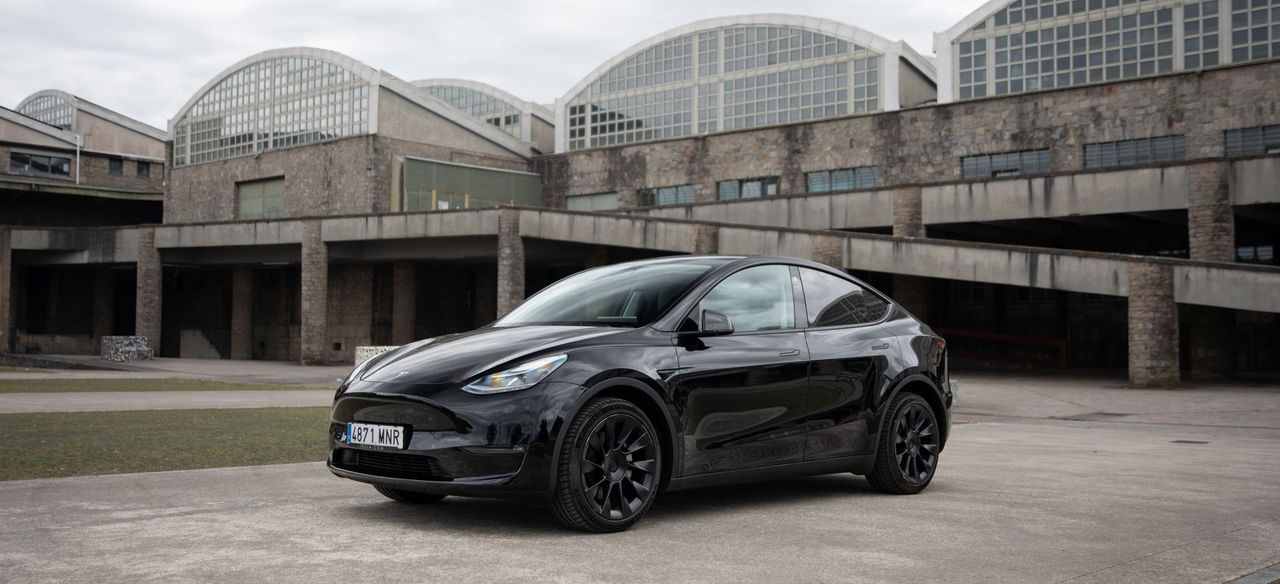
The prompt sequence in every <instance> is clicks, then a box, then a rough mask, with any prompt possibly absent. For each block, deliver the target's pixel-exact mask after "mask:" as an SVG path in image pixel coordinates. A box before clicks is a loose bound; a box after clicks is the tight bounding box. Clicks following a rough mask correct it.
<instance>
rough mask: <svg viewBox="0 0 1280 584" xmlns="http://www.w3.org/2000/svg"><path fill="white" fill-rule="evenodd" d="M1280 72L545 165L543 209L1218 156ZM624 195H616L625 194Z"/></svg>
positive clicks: (1062, 95) (551, 159)
mask: <svg viewBox="0 0 1280 584" xmlns="http://www.w3.org/2000/svg"><path fill="white" fill-rule="evenodd" d="M1277 102H1280V63H1277V62H1272V63H1262V64H1256V65H1247V66H1240V67H1232V68H1225V69H1217V70H1212V71H1207V72H1202V73H1186V74H1178V75H1169V76H1163V77H1157V78H1151V79H1143V80H1137V81H1127V82H1121V83H1114V84H1108V85H1098V86H1090V87H1083V88H1073V89H1062V90H1055V91H1047V92H1041V93H1032V94H1024V95H1017V96H1009V97H1001V98H991V99H984V100H974V101H967V102H960V103H953V104H942V105H934V106H928V107H920V108H915V109H908V110H902V111H896V112H888V113H880V114H872V115H865V116H854V117H847V118H841V119H835V120H826V121H820V122H813V123H808V124H800V125H791V126H782V127H774V128H764V129H756V130H744V131H736V132H728V133H723V134H714V135H710V136H700V137H693V138H687V139H679V140H668V141H662V142H653V143H647V144H636V145H629V146H620V147H614V148H603V149H593V150H586V151H582V152H574V153H564V154H557V155H553V156H544V157H540V158H538V159H536V160H535V166H536V167H537V169H538V172H540V173H542V174H543V175H544V180H545V182H544V189H545V190H544V195H543V198H544V203H545V204H548V205H554V206H561V207H562V206H563V199H564V197H565V196H566V195H577V194H590V193H598V192H619V193H621V192H624V191H634V190H635V189H639V188H646V187H660V186H670V185H680V184H696V185H702V186H703V196H707V197H710V198H714V196H715V195H714V193H715V191H714V187H715V183H716V182H717V181H721V180H727V179H743V178H752V177H759V176H779V177H781V179H782V180H781V184H782V185H783V192H784V193H785V192H794V191H793V189H797V188H801V187H800V185H802V184H803V182H802V180H803V176H802V175H803V173H805V172H809V171H815V170H827V169H839V168H851V167H859V166H876V167H878V168H879V176H880V183H881V184H882V185H886V186H901V185H918V184H936V183H945V182H955V181H959V180H961V179H962V174H961V165H960V159H961V157H964V156H969V155H975V154H989V153H1001V152H1015V151H1021V150H1034V149H1043V148H1051V149H1052V151H1053V153H1052V155H1051V165H1052V169H1051V170H1052V172H1055V173H1056V172H1075V171H1079V170H1083V169H1084V145H1085V144H1086V143H1094V142H1107V141H1114V140H1126V139H1135V138H1149V137H1158V136H1167V135H1185V136H1186V154H1187V158H1188V159H1189V160H1197V159H1206V158H1208V159H1212V158H1219V157H1221V156H1223V154H1224V148H1223V131H1224V130H1227V129H1232V128H1244V127H1253V126H1259V125H1265V124H1274V123H1276V120H1277V118H1278V117H1280V113H1278V112H1277V111H1276V105H1275V104H1276V103H1277ZM620 198H621V197H620Z"/></svg>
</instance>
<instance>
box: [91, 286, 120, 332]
mask: <svg viewBox="0 0 1280 584" xmlns="http://www.w3.org/2000/svg"><path fill="white" fill-rule="evenodd" d="M115 301H116V298H115V286H114V284H113V282H112V281H111V270H110V269H108V268H98V269H95V270H94V271H93V340H94V342H97V343H101V342H102V337H106V336H110V335H111V333H112V332H113V331H114V330H115V328H116V321H115V316H116V315H115V304H116V302H115Z"/></svg>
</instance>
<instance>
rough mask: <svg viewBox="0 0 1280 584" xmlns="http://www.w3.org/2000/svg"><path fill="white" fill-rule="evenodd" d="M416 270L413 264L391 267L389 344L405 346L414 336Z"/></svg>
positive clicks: (397, 264) (406, 263) (416, 289)
mask: <svg viewBox="0 0 1280 584" xmlns="http://www.w3.org/2000/svg"><path fill="white" fill-rule="evenodd" d="M417 301H418V269H417V266H416V265H415V264H414V263H413V262H409V261H400V262H395V263H394V264H392V266H391V344H393V345H407V344H409V343H412V342H413V341H414V340H415V339H414V337H415V336H416V334H415V331H414V329H415V328H416V327H415V324H416V322H417V318H418V313H417V310H418V307H417V304H416V303H417Z"/></svg>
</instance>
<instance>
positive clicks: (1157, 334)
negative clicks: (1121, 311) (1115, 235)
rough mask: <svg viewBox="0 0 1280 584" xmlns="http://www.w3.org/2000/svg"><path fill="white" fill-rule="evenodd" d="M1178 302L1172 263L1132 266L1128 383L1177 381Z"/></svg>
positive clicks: (1154, 383) (1175, 382)
mask: <svg viewBox="0 0 1280 584" xmlns="http://www.w3.org/2000/svg"><path fill="white" fill-rule="evenodd" d="M1178 365H1179V364H1178V305H1177V304H1176V303H1175V302H1174V298H1173V267H1172V266H1168V265H1163V264H1156V263H1134V264H1131V265H1130V266H1129V384H1130V385H1132V386H1134V387H1152V386H1169V385H1177V383H1178V382H1179V381H1180V380H1181V374H1180V372H1179V371H1178Z"/></svg>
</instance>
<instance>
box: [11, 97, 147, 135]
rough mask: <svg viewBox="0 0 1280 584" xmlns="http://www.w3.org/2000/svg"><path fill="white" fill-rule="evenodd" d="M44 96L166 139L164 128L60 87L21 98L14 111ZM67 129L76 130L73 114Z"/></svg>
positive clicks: (18, 110) (125, 126) (144, 133)
mask: <svg viewBox="0 0 1280 584" xmlns="http://www.w3.org/2000/svg"><path fill="white" fill-rule="evenodd" d="M46 97H49V98H54V99H58V100H61V101H63V102H65V103H66V105H67V106H68V107H70V108H71V109H72V110H74V111H83V112H86V113H89V114H92V115H94V116H97V117H99V118H102V119H104V120H107V121H110V122H112V123H114V124H117V125H119V126H122V127H124V128H127V129H130V130H133V131H135V132H138V133H140V134H143V135H145V136H147V137H150V138H153V139H155V140H160V141H164V140H165V139H167V135H166V134H165V132H164V130H161V129H159V128H156V127H154V126H151V125H150V124H146V123H143V122H140V121H138V120H135V119H133V118H131V117H128V116H126V115H124V114H121V113H119V112H116V111H113V110H110V109H107V108H105V107H102V106H100V105H98V104H96V103H93V102H91V101H88V100H85V99H81V98H79V97H76V96H75V95H72V94H70V93H67V92H65V91H62V90H60V89H44V90H41V91H37V92H35V93H33V94H31V95H28V96H27V98H26V99H24V100H22V102H21V103H19V104H18V107H16V108H14V111H17V112H18V113H22V114H24V115H25V114H26V112H25V111H23V110H25V109H26V108H27V106H28V105H30V104H31V103H32V102H35V101H36V100H38V99H41V98H46ZM68 131H70V132H75V131H76V128H75V118H74V116H73V117H72V120H71V127H70V128H69V129H68Z"/></svg>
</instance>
